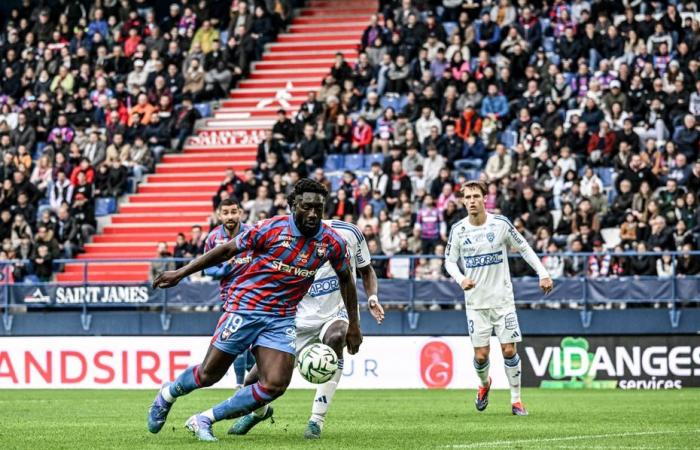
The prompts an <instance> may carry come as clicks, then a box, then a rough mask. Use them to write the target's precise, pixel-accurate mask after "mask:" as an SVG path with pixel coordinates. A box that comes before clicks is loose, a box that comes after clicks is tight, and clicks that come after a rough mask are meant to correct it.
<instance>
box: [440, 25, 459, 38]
mask: <svg viewBox="0 0 700 450" xmlns="http://www.w3.org/2000/svg"><path fill="white" fill-rule="evenodd" d="M458 26H459V25H458V24H457V22H443V23H442V27H443V28H444V29H445V34H446V35H447V37H448V38H449V37H450V36H452V33H453V32H454V31H455V30H456V29H457V27H458Z"/></svg>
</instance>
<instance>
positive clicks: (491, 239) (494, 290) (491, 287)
mask: <svg viewBox="0 0 700 450" xmlns="http://www.w3.org/2000/svg"><path fill="white" fill-rule="evenodd" d="M510 247H515V248H516V249H517V250H518V251H519V252H520V254H521V255H522V256H523V258H524V259H525V261H527V263H528V264H529V265H530V266H531V267H532V268H533V269H534V270H535V271H536V272H537V275H538V276H539V277H540V279H543V278H548V277H549V274H548V273H547V269H545V268H544V266H543V265H542V263H541V262H540V259H539V258H538V257H537V255H536V254H535V251H534V250H533V249H532V247H530V245H529V244H528V243H527V241H526V240H525V238H524V237H523V236H522V235H521V234H520V233H519V232H518V230H516V229H515V227H514V226H513V224H512V223H510V221H509V220H508V218H506V217H504V216H500V215H495V214H489V213H487V214H486V221H485V222H484V223H483V225H480V226H474V225H472V224H471V223H470V221H469V216H467V217H466V218H464V219H462V220H460V221H459V222H457V223H456V224H454V225H453V226H452V230H450V237H449V239H448V242H447V249H446V251H445V268H446V269H447V271H448V272H449V274H450V276H452V278H453V279H454V280H455V281H456V282H457V284H460V285H461V284H462V281H463V280H464V279H465V278H469V279H471V280H473V281H474V283H475V285H474V287H473V288H472V289H470V290H468V291H464V299H465V301H466V306H467V309H493V308H500V307H504V306H514V303H515V300H514V296H513V284H512V283H511V280H510V270H509V266H508V249H509V248H510ZM458 264H459V265H461V266H462V268H463V271H462V270H461V269H460V267H459V265H458Z"/></svg>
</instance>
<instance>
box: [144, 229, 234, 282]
mask: <svg viewBox="0 0 700 450" xmlns="http://www.w3.org/2000/svg"><path fill="white" fill-rule="evenodd" d="M241 250H242V249H240V248H238V247H237V246H236V241H230V242H227V243H226V244H223V245H219V246H218V247H215V248H214V249H212V250H210V251H208V252H206V253H205V254H203V255H202V256H200V257H198V258H195V259H193V260H192V261H190V262H189V263H188V264H187V265H186V266H184V267H181V268H180V269H178V270H168V271H166V272H162V273H160V274H158V276H157V277H156V278H155V280H153V288H161V289H166V288H170V287H173V286H177V284H178V283H179V282H180V281H181V280H182V279H183V278H185V277H188V276H190V275H192V274H193V273H197V272H200V271H202V270H204V269H206V268H207V267H212V266H216V265H217V264H221V263H222V262H224V261H228V260H229V259H231V258H233V257H234V256H236V255H237V254H238V253H240V252H241Z"/></svg>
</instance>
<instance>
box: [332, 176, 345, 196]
mask: <svg viewBox="0 0 700 450" xmlns="http://www.w3.org/2000/svg"><path fill="white" fill-rule="evenodd" d="M328 179H329V180H330V182H331V190H332V191H333V192H336V191H337V190H338V189H340V184H341V183H342V182H343V177H342V175H329V176H328Z"/></svg>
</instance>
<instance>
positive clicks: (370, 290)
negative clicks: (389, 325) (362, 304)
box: [357, 264, 384, 324]
mask: <svg viewBox="0 0 700 450" xmlns="http://www.w3.org/2000/svg"><path fill="white" fill-rule="evenodd" d="M357 270H359V271H360V277H361V278H362V284H363V285H364V287H365V292H366V293H367V306H368V307H369V312H370V314H372V317H374V320H376V321H377V323H378V324H381V323H382V322H383V321H384V308H383V307H382V305H381V304H380V303H379V297H378V296H377V295H378V294H379V292H378V291H379V287H378V282H377V274H376V272H375V271H374V268H373V267H372V265H371V264H369V265H367V266H365V267H360V268H358V269H357Z"/></svg>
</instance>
